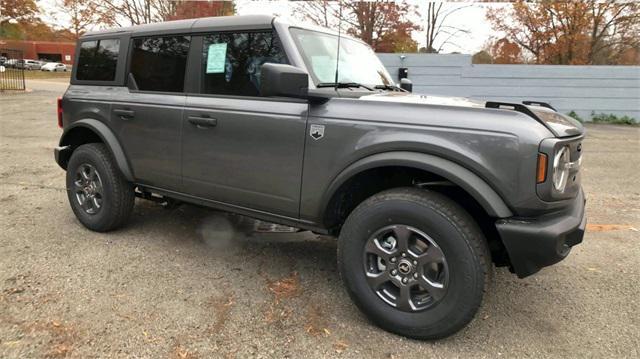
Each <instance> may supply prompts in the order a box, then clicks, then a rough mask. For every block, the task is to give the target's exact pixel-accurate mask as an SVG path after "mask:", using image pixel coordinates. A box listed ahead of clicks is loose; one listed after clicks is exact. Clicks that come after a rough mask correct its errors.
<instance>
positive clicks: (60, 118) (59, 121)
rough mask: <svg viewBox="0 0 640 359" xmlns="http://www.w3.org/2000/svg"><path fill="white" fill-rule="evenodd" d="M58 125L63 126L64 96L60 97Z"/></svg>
mask: <svg viewBox="0 0 640 359" xmlns="http://www.w3.org/2000/svg"><path fill="white" fill-rule="evenodd" d="M58 127H60V128H62V98H61V97H58Z"/></svg>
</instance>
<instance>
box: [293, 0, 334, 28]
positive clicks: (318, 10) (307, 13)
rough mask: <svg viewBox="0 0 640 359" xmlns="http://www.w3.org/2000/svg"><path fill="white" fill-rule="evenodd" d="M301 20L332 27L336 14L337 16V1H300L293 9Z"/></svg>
mask: <svg viewBox="0 0 640 359" xmlns="http://www.w3.org/2000/svg"><path fill="white" fill-rule="evenodd" d="M295 13H296V14H299V17H301V18H302V19H303V20H308V21H311V22H312V23H314V24H316V25H319V26H323V27H327V28H334V25H336V24H337V22H338V21H337V16H339V9H338V2H337V1H328V0H315V1H300V2H298V7H297V9H296V11H295Z"/></svg>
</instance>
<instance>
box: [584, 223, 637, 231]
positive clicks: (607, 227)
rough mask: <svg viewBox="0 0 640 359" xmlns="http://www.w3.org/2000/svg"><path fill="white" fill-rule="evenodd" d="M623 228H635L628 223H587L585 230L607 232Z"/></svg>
mask: <svg viewBox="0 0 640 359" xmlns="http://www.w3.org/2000/svg"><path fill="white" fill-rule="evenodd" d="M625 229H631V230H634V229H635V228H633V227H632V226H630V225H628V224H590V223H588V224H587V232H608V231H619V230H625Z"/></svg>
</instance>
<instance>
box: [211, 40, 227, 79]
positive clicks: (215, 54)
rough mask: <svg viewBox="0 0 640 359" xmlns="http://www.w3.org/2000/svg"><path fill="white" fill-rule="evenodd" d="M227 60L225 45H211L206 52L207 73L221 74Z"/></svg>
mask: <svg viewBox="0 0 640 359" xmlns="http://www.w3.org/2000/svg"><path fill="white" fill-rule="evenodd" d="M226 59H227V43H226V42H225V43H222V44H211V45H209V49H208V51H207V73H208V74H223V73H224V68H225V66H224V64H225V62H226Z"/></svg>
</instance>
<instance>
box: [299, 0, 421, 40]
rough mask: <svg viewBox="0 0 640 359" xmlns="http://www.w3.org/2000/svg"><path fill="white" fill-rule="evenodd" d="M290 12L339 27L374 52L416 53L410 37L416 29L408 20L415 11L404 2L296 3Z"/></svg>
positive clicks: (417, 27)
mask: <svg viewBox="0 0 640 359" xmlns="http://www.w3.org/2000/svg"><path fill="white" fill-rule="evenodd" d="M294 13H295V14H296V16H298V17H300V18H302V19H304V20H305V21H311V22H313V23H315V24H316V25H320V26H324V27H333V28H337V27H338V26H340V27H341V30H342V31H344V32H346V33H348V34H350V35H352V36H354V37H358V38H360V39H361V40H362V41H364V42H366V43H367V44H369V45H371V47H373V49H374V50H375V51H377V52H416V51H417V50H418V43H417V42H416V41H415V40H413V38H412V37H411V34H412V32H413V31H414V30H417V29H419V28H420V27H419V26H418V25H416V24H414V23H413V22H412V21H411V19H409V17H410V16H411V15H414V14H417V12H416V9H415V6H413V5H411V4H408V3H407V2H406V1H386V0H375V1H327V0H311V1H300V2H299V3H298V4H297V8H296V11H295V12H294ZM340 19H341V21H340ZM338 24H340V25H338Z"/></svg>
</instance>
